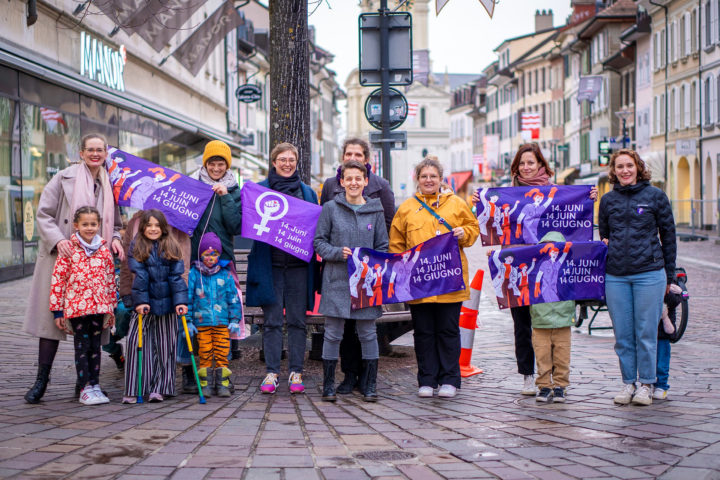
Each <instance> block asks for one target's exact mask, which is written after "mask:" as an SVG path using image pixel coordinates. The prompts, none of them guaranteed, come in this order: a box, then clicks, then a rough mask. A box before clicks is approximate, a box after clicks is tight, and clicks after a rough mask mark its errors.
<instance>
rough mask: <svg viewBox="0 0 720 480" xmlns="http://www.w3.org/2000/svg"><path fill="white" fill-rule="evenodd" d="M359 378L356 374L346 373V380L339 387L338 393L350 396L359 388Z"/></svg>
mask: <svg viewBox="0 0 720 480" xmlns="http://www.w3.org/2000/svg"><path fill="white" fill-rule="evenodd" d="M358 383H359V382H358V378H357V376H356V375H355V373H354V372H346V373H345V378H343V381H342V382H340V385H338V387H337V393H339V394H340V395H349V394H351V393H352V391H353V390H354V389H355V387H357V386H358Z"/></svg>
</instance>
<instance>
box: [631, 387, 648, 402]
mask: <svg viewBox="0 0 720 480" xmlns="http://www.w3.org/2000/svg"><path fill="white" fill-rule="evenodd" d="M632 403H634V404H635V405H645V406H647V405H652V392H651V391H650V387H649V386H648V385H640V388H638V389H637V391H636V392H635V395H633V399H632Z"/></svg>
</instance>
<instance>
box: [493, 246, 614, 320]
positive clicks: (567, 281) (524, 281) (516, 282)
mask: <svg viewBox="0 0 720 480" xmlns="http://www.w3.org/2000/svg"><path fill="white" fill-rule="evenodd" d="M606 255H607V246H605V244H604V243H603V242H556V243H541V244H539V245H532V246H529V247H515V248H508V249H504V250H494V251H493V252H492V254H491V255H490V258H489V262H488V263H489V265H490V276H491V278H492V284H493V288H494V289H495V296H496V297H497V301H498V306H499V307H500V308H509V307H519V306H523V305H533V304H536V303H549V302H560V301H563V300H605V257H606Z"/></svg>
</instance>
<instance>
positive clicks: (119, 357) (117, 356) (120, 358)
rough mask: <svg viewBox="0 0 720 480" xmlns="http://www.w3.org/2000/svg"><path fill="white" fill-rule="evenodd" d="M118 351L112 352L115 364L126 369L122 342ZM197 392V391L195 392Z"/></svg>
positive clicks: (118, 345)
mask: <svg viewBox="0 0 720 480" xmlns="http://www.w3.org/2000/svg"><path fill="white" fill-rule="evenodd" d="M117 347H118V349H117V351H116V352H115V353H111V354H110V358H112V359H113V361H114V362H115V366H116V367H117V369H118V370H124V369H125V356H124V355H123V349H122V345H121V344H119V343H118V344H117ZM195 393H197V391H196V392H195Z"/></svg>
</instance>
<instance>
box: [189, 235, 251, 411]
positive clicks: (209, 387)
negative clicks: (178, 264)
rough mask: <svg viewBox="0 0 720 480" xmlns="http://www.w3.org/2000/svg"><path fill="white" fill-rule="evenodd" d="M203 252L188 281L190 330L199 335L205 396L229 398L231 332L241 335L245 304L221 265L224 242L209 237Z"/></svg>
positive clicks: (227, 272) (231, 385) (230, 386)
mask: <svg viewBox="0 0 720 480" xmlns="http://www.w3.org/2000/svg"><path fill="white" fill-rule="evenodd" d="M199 251H200V259H199V260H196V261H195V262H194V263H193V265H192V268H191V269H190V275H189V277H188V296H189V299H190V302H189V304H188V306H189V314H188V317H189V318H188V329H189V330H191V331H192V332H193V333H195V334H196V335H197V340H198V356H199V359H200V362H199V363H200V365H199V367H200V369H199V370H198V376H199V377H200V386H201V387H202V391H203V395H204V396H206V397H209V396H211V395H217V396H219V397H229V396H230V395H231V394H232V392H233V391H234V390H235V389H234V387H233V384H232V382H231V381H230V374H231V373H232V372H231V371H230V369H229V368H228V354H229V353H230V331H232V332H234V333H239V332H238V331H239V329H240V321H241V319H242V303H241V302H240V298H239V297H238V294H237V289H236V288H235V281H234V280H233V277H232V274H231V273H230V270H228V269H227V268H223V267H222V266H221V265H220V264H219V263H218V261H219V259H220V252H222V243H221V241H220V238H219V237H218V236H217V235H216V234H214V233H212V232H209V233H206V234H205V235H203V236H202V238H201V239H200V247H199ZM213 358H214V359H215V369H214V370H213Z"/></svg>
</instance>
